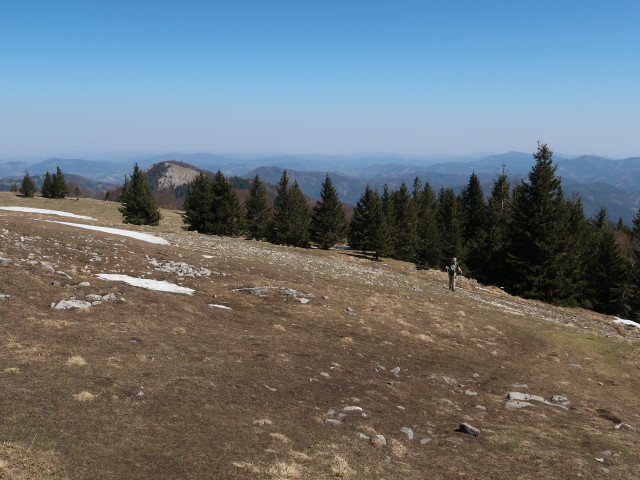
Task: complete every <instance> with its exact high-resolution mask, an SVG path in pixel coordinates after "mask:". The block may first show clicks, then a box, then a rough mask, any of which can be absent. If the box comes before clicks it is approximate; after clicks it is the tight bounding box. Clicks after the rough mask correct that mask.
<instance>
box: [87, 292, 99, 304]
mask: <svg viewBox="0 0 640 480" xmlns="http://www.w3.org/2000/svg"><path fill="white" fill-rule="evenodd" d="M84 299H85V300H86V301H87V302H99V301H101V300H102V295H97V294H95V293H90V294H89V295H85V297H84Z"/></svg>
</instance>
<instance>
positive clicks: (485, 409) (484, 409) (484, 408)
mask: <svg viewBox="0 0 640 480" xmlns="http://www.w3.org/2000/svg"><path fill="white" fill-rule="evenodd" d="M476 408H477V409H478V410H482V411H483V412H486V411H487V407H485V406H484V405H476Z"/></svg>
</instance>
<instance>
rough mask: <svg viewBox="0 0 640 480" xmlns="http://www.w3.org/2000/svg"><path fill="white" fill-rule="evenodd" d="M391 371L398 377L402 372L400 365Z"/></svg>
mask: <svg viewBox="0 0 640 480" xmlns="http://www.w3.org/2000/svg"><path fill="white" fill-rule="evenodd" d="M390 372H391V373H393V374H394V375H395V376H396V377H397V376H398V374H399V373H400V367H396V368H392V369H391V370H390Z"/></svg>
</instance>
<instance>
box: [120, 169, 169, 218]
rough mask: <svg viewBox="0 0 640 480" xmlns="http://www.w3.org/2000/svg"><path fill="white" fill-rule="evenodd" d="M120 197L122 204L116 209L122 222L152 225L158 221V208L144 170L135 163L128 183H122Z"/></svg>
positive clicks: (159, 216)
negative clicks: (120, 215)
mask: <svg viewBox="0 0 640 480" xmlns="http://www.w3.org/2000/svg"><path fill="white" fill-rule="evenodd" d="M125 187H127V188H126V190H125ZM122 197H123V205H122V206H121V207H120V208H119V209H118V210H119V211H120V213H122V217H123V222H124V223H131V224H134V225H152V226H155V225H158V224H159V223H160V219H161V218H162V216H161V215H160V209H159V208H158V205H157V203H156V200H155V199H154V198H153V195H152V193H151V187H149V183H148V182H147V179H146V177H145V175H144V172H143V171H142V170H141V169H140V167H138V164H137V163H136V164H135V165H134V167H133V174H132V175H131V180H130V183H129V185H128V186H127V185H126V181H125V185H123V188H122Z"/></svg>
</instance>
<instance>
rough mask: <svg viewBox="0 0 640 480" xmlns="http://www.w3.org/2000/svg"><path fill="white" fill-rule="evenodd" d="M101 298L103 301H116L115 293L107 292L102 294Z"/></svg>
mask: <svg viewBox="0 0 640 480" xmlns="http://www.w3.org/2000/svg"><path fill="white" fill-rule="evenodd" d="M102 300H103V301H105V302H115V301H116V295H115V293H107V294H106V295H103V296H102Z"/></svg>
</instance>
